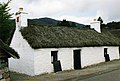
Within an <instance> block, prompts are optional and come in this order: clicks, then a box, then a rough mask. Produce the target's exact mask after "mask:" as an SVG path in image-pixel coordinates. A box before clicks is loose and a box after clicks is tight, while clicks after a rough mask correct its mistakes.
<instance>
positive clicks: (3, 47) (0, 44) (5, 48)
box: [0, 39, 20, 58]
mask: <svg viewBox="0 0 120 81" xmlns="http://www.w3.org/2000/svg"><path fill="white" fill-rule="evenodd" d="M0 50H3V51H5V52H6V53H8V54H9V55H10V56H12V57H14V58H20V57H19V55H18V53H17V52H16V51H15V50H14V49H12V48H10V47H9V46H8V45H7V44H5V43H4V42H3V41H2V40H1V39H0ZM0 52H1V51H0Z"/></svg>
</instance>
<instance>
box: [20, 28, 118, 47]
mask: <svg viewBox="0 0 120 81" xmlns="http://www.w3.org/2000/svg"><path fill="white" fill-rule="evenodd" d="M21 32H22V35H23V37H24V39H26V40H27V41H28V43H29V44H30V46H31V47H32V48H35V49H37V48H54V47H55V48H61V47H86V46H116V45H117V46H118V45H120V41H119V40H118V39H117V38H115V37H114V36H113V35H112V34H110V33H109V32H108V33H107V34H104V33H101V34H100V33H98V32H96V31H95V30H80V29H77V28H69V27H38V26H30V27H26V28H24V29H22V30H21Z"/></svg>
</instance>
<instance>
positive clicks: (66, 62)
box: [35, 47, 119, 75]
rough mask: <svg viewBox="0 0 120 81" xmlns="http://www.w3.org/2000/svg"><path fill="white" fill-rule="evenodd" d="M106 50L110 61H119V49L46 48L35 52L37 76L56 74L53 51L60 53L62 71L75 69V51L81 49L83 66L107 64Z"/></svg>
mask: <svg viewBox="0 0 120 81" xmlns="http://www.w3.org/2000/svg"><path fill="white" fill-rule="evenodd" d="M104 48H108V53H109V54H110V59H111V60H113V59H119V50H118V47H82V48H56V49H55V48H45V49H37V50H35V75H38V74H42V73H50V72H54V69H53V64H52V63H51V51H58V60H60V62H61V66H62V70H70V69H74V68H73V67H74V64H73V61H74V59H73V50H77V49H81V66H82V67H85V66H89V65H93V64H97V63H100V62H105V57H104Z"/></svg>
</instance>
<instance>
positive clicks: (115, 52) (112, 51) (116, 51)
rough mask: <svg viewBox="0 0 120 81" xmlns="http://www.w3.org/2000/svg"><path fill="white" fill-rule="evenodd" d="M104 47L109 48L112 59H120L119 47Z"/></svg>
mask: <svg viewBox="0 0 120 81" xmlns="http://www.w3.org/2000/svg"><path fill="white" fill-rule="evenodd" d="M104 48H108V52H107V54H109V56H110V60H114V59H119V58H120V54H119V47H115V46H114V47H112V46H111V47H104Z"/></svg>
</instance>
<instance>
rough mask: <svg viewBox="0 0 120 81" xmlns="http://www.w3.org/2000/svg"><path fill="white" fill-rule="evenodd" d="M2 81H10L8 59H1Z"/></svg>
mask: <svg viewBox="0 0 120 81" xmlns="http://www.w3.org/2000/svg"><path fill="white" fill-rule="evenodd" d="M0 81H10V75H9V70H8V61H7V59H1V58H0Z"/></svg>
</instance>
